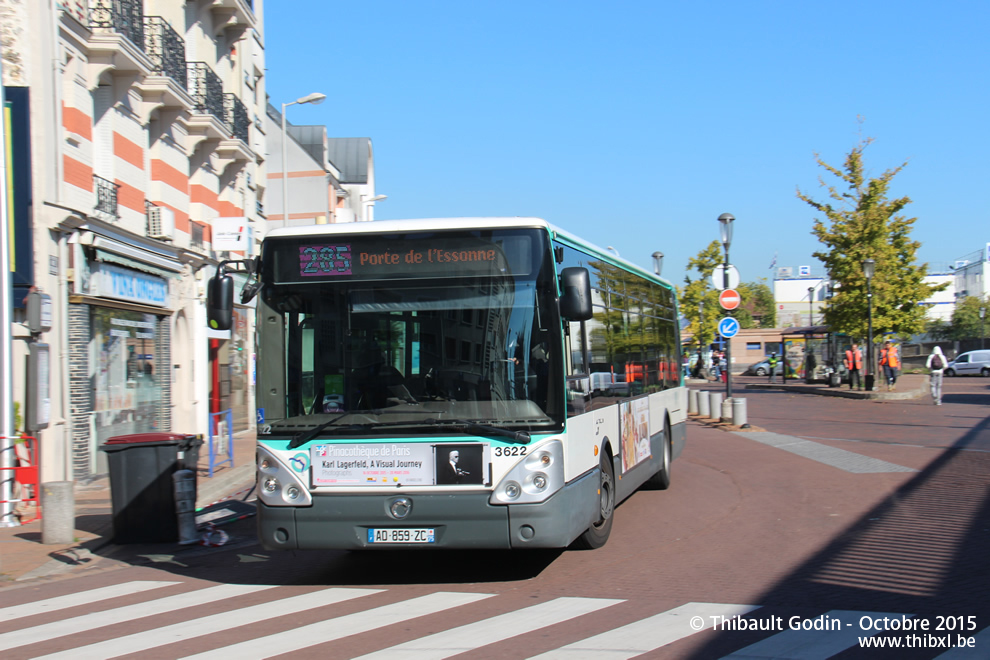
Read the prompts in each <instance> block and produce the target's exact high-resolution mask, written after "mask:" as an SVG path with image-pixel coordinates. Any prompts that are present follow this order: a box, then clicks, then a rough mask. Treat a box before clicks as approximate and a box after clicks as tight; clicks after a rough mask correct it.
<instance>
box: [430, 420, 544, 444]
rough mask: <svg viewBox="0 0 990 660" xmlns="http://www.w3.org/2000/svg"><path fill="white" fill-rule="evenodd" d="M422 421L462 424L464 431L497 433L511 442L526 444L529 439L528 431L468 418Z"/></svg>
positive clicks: (440, 424)
mask: <svg viewBox="0 0 990 660" xmlns="http://www.w3.org/2000/svg"><path fill="white" fill-rule="evenodd" d="M423 423H424V424H435V425H437V426H442V425H445V424H450V425H452V426H463V427H464V430H465V431H470V432H472V433H477V434H478V435H497V436H499V437H502V438H509V439H510V440H512V442H515V443H516V444H520V445H528V444H529V440H530V437H529V433H527V432H526V431H511V430H509V429H506V428H502V427H500V426H490V425H488V424H481V423H479V422H473V421H471V420H470V419H424V420H423Z"/></svg>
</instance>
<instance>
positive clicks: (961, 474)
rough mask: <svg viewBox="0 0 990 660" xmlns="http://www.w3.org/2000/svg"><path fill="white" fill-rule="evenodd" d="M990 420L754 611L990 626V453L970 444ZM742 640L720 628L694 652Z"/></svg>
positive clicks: (716, 653)
mask: <svg viewBox="0 0 990 660" xmlns="http://www.w3.org/2000/svg"><path fill="white" fill-rule="evenodd" d="M988 428H990V417H988V418H984V419H983V420H982V421H981V422H979V423H978V424H976V425H975V426H974V427H973V428H972V429H970V430H969V432H967V433H966V434H965V435H963V436H962V437H961V438H959V439H958V441H957V442H956V443H955V445H954V446H953V447H951V448H949V449H946V450H945V451H944V452H943V453H942V454H940V455H939V456H938V457H937V458H936V459H935V460H933V461H932V462H931V463H930V464H929V465H928V466H927V467H926V468H925V469H923V470H922V471H921V472H919V473H918V474H917V475H916V476H915V477H914V478H913V479H911V480H910V481H909V482H907V483H906V484H904V485H903V486H902V487H901V488H899V489H898V490H897V491H895V492H894V493H892V494H891V495H890V496H889V497H888V498H887V499H886V500H885V501H883V502H882V503H880V504H878V505H877V506H876V507H874V508H873V509H872V510H871V511H869V512H868V513H867V514H865V515H864V516H862V517H861V518H860V519H859V520H858V521H856V522H855V523H853V524H852V525H851V526H850V527H849V528H847V529H846V530H845V531H844V532H843V533H842V534H840V535H839V536H837V537H836V538H835V539H834V540H833V541H832V542H831V543H829V544H828V545H827V546H825V547H824V548H822V549H821V550H820V551H819V552H818V553H817V554H816V555H815V556H814V557H812V558H811V559H809V560H808V561H807V562H805V563H804V564H803V565H802V566H801V567H799V568H798V569H797V570H795V571H794V572H793V573H792V574H791V575H789V576H787V577H786V578H785V579H783V580H781V581H780V582H779V583H778V584H775V585H773V586H772V587H771V588H770V589H769V590H767V591H766V592H765V593H764V594H763V596H762V597H761V598H760V599H759V600H757V601H756V604H759V605H762V606H763V608H764V610H757V611H755V612H754V613H753V614H751V615H749V616H750V617H753V618H759V617H760V616H761V611H765V610H766V608H775V610H776V611H778V612H779V613H780V614H782V615H784V616H785V620H786V618H787V614H788V613H790V614H797V613H801V614H802V615H805V614H807V613H809V612H810V613H815V612H817V613H818V614H823V613H825V612H827V611H828V610H831V609H841V610H850V609H856V610H865V611H871V612H892V613H914V614H915V615H916V616H917V615H920V616H926V617H927V618H928V619H929V620H930V621H931V622H932V626H933V629H934V626H935V623H936V617H937V616H939V615H941V616H959V615H961V616H964V617H966V616H975V617H976V620H977V622H978V624H979V625H978V627H977V628H976V630H980V629H982V628H984V627H985V626H986V625H987V622H988V617H990V561H988V560H987V558H988V557H990V490H988V475H990V454H986V453H981V452H972V451H964V450H963V449H962V448H963V447H965V446H966V445H967V444H968V443H969V442H970V441H971V439H972V438H973V437H975V436H976V435H977V434H979V433H982V432H985V431H986V430H987V429H988ZM763 616H765V614H764V615H763ZM974 633H975V631H971V632H969V633H968V634H970V635H972V634H974ZM733 635H735V636H734V638H733V639H732V640H731V644H729V641H730V640H729V639H728V638H729V637H732V636H733ZM757 639H758V636H757ZM739 641H740V637H739V633H719V634H716V635H715V637H713V639H712V640H711V642H710V643H708V644H706V645H705V646H703V647H702V648H700V649H698V650H696V652H694V653H693V654H692V655H691V657H692V658H698V659H702V658H712V657H720V656H721V655H723V654H724V652H725V649H726V648H730V647H731V648H738V645H739ZM863 651H868V649H863ZM874 653H875V651H874ZM843 657H846V656H845V655H843ZM899 657H910V656H906V655H901V656H899ZM922 657H929V656H926V655H923V656H922Z"/></svg>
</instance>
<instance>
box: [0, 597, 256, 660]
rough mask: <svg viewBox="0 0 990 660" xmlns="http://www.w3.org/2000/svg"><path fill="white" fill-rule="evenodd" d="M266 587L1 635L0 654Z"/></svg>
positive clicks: (119, 610)
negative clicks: (20, 647)
mask: <svg viewBox="0 0 990 660" xmlns="http://www.w3.org/2000/svg"><path fill="white" fill-rule="evenodd" d="M271 588H272V587H271V586H269V585H253V584H223V585H220V586H218V587H209V588H207V589H199V590H198V591H190V592H187V593H184V594H176V595H175V596H168V597H166V598H160V599H158V600H151V601H148V602H145V603H138V604H136V605H128V606H127V607H119V608H117V609H114V610H106V611H104V612H93V613H92V614H84V615H83V616H77V617H75V618H72V619H65V620H63V621H54V622H52V623H46V624H44V625H40V626H34V627H33V628H22V629H21V630H14V631H12V632H9V633H4V634H2V635H0V651H6V650H7V649H12V648H17V647H18V646H24V645H26V644H37V643H38V642H43V641H47V640H49V639H57V638H59V637H65V636H66V635H74V634H76V633H80V632H84V631H89V630H92V629H94V628H102V627H103V626H110V625H113V624H116V623H122V622H124V621H133V620H135V619H142V618H144V617H146V616H156V615H159V614H163V613H165V612H173V611H175V610H184V609H187V608H190V607H195V606H197V605H204V604H206V603H213V602H216V601H218V600H226V599H228V598H237V597H239V596H243V595H244V594H249V593H253V592H255V591H262V590H264V589H271Z"/></svg>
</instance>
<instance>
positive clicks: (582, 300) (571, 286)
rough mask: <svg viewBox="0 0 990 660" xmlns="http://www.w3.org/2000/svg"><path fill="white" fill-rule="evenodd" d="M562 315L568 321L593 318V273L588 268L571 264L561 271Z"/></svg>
mask: <svg viewBox="0 0 990 660" xmlns="http://www.w3.org/2000/svg"><path fill="white" fill-rule="evenodd" d="M560 292H561V293H560V315H561V316H562V317H564V318H565V319H567V320H568V321H587V320H589V319H590V318H591V275H589V274H588V269H587V268H580V267H578V266H571V267H570V268H565V269H563V270H562V271H560Z"/></svg>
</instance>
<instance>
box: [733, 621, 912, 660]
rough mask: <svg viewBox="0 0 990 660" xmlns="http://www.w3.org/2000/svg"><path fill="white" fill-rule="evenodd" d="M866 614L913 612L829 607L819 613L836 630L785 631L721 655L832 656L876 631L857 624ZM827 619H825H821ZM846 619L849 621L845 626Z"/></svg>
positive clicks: (754, 659) (766, 658) (765, 658)
mask: <svg viewBox="0 0 990 660" xmlns="http://www.w3.org/2000/svg"><path fill="white" fill-rule="evenodd" d="M864 616H869V617H872V618H874V619H878V618H881V619H882V618H883V617H890V618H899V617H902V616H903V617H911V616H914V615H913V614H897V613H894V612H855V611H851V610H831V611H829V612H826V613H825V614H824V615H823V618H825V617H830V618H832V619H838V620H840V621H841V622H842V627H841V629H839V630H785V631H784V632H781V633H777V634H776V635H774V636H772V637H767V638H766V639H763V640H760V641H759V642H756V643H755V644H750V645H749V646H747V647H746V648H742V649H739V650H738V651H736V652H735V653H732V654H730V655H727V656H725V658H723V660H726V659H728V658H736V659H737V660H741V659H746V660H771V659H773V658H787V660H826V659H827V658H831V657H832V656H833V655H836V654H838V653H842V652H843V651H845V650H846V649H848V648H852V647H853V646H856V645H857V644H859V638H860V637H872V636H873V635H876V634H877V633H878V632H879V631H877V630H863V629H862V628H860V626H859V619H860V617H864ZM825 620H827V619H825ZM847 620H848V621H849V622H850V623H851V624H852V625H851V626H847V625H846V622H847Z"/></svg>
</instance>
